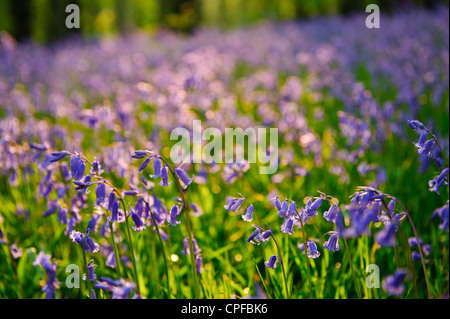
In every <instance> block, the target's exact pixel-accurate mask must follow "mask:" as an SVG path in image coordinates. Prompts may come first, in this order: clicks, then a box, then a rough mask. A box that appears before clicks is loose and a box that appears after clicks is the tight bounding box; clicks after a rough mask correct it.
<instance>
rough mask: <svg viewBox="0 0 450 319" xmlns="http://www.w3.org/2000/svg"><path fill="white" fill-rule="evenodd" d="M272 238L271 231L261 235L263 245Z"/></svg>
mask: <svg viewBox="0 0 450 319" xmlns="http://www.w3.org/2000/svg"><path fill="white" fill-rule="evenodd" d="M271 236H272V231H271V230H266V231H264V232H262V233H261V241H262V242H263V243H265V242H267V241H268V240H269V239H270V237H271Z"/></svg>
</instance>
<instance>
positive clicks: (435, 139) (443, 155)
mask: <svg viewBox="0 0 450 319" xmlns="http://www.w3.org/2000/svg"><path fill="white" fill-rule="evenodd" d="M427 132H428V133H430V135H431V136H432V137H433V139H434V141H435V142H436V144H437V146H438V147H439V149H440V150H441V154H442V158H443V159H444V162H445V166H446V167H448V162H447V158H446V156H445V153H444V150H443V149H442V146H441V144H440V143H439V141H438V139H437V138H436V135H434V134H433V133H432V132H431V131H429V130H427Z"/></svg>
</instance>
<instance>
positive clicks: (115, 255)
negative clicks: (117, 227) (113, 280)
mask: <svg viewBox="0 0 450 319" xmlns="http://www.w3.org/2000/svg"><path fill="white" fill-rule="evenodd" d="M109 230H110V233H111V238H112V244H113V250H114V257H115V259H116V265H117V266H116V267H117V272H118V273H119V277H120V278H122V271H121V269H120V258H119V251H118V249H117V244H116V239H115V237H114V230H113V223H112V222H109Z"/></svg>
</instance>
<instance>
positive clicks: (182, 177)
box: [175, 168, 194, 189]
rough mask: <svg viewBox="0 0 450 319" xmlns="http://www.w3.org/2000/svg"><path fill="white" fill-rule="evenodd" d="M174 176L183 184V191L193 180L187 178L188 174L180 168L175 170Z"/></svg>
mask: <svg viewBox="0 0 450 319" xmlns="http://www.w3.org/2000/svg"><path fill="white" fill-rule="evenodd" d="M175 174H176V175H177V176H178V178H179V179H180V180H181V181H182V182H183V189H186V188H187V187H188V186H189V185H191V183H192V181H193V180H194V176H192V178H189V176H188V174H187V173H186V172H185V171H184V170H183V169H182V168H175Z"/></svg>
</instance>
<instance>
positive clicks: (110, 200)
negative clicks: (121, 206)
mask: <svg viewBox="0 0 450 319" xmlns="http://www.w3.org/2000/svg"><path fill="white" fill-rule="evenodd" d="M115 201H116V194H115V193H114V192H111V193H109V197H108V208H107V209H108V210H109V211H111V210H112V207H113V204H114V202H115Z"/></svg>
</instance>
